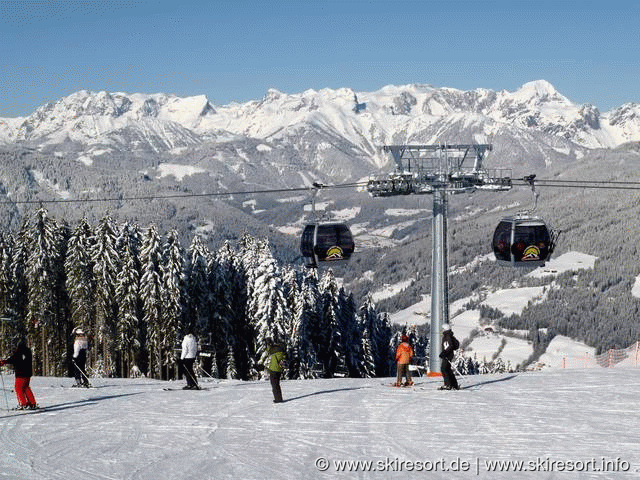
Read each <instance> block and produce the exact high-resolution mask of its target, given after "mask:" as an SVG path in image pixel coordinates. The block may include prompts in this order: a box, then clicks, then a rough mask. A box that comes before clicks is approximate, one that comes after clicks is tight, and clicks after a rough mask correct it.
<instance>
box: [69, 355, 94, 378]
mask: <svg viewBox="0 0 640 480" xmlns="http://www.w3.org/2000/svg"><path fill="white" fill-rule="evenodd" d="M71 363H73V365H74V367H76V368H77V369H78V371H79V372H80V375H82V376H83V377H84V379H85V380H86V381H87V383H91V382H90V381H89V378H87V376H86V375H85V374H84V372H83V371H82V369H81V368H80V367H79V366H78V364H77V363H76V361H75V360H74V359H73V358H72V359H71Z"/></svg>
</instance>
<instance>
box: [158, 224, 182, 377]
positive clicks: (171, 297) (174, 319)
mask: <svg viewBox="0 0 640 480" xmlns="http://www.w3.org/2000/svg"><path fill="white" fill-rule="evenodd" d="M162 256H163V258H164V266H163V267H162V285H163V289H162V297H163V300H162V326H163V328H162V349H163V351H164V354H165V359H164V361H165V364H167V365H169V364H175V358H174V355H173V352H174V348H175V346H176V342H177V340H178V335H179V331H180V325H181V320H182V314H183V310H184V252H183V251H182V247H181V245H180V241H179V239H178V231H177V230H175V229H173V230H171V232H169V235H168V236H167V241H166V243H165V245H164V249H163V255H162ZM168 377H169V374H168V372H167V378H168Z"/></svg>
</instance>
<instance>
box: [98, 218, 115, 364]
mask: <svg viewBox="0 0 640 480" xmlns="http://www.w3.org/2000/svg"><path fill="white" fill-rule="evenodd" d="M94 236H95V238H94V240H93V242H92V244H93V245H92V248H91V259H92V262H93V277H94V281H95V287H96V291H95V299H96V331H95V332H94V335H95V341H96V352H95V355H97V358H96V359H94V360H97V363H100V364H102V365H103V368H104V372H103V373H104V374H105V375H111V374H113V372H114V370H115V359H114V356H115V331H116V322H117V315H118V311H117V305H116V302H115V290H116V284H117V278H118V272H119V271H120V257H119V256H118V252H117V251H116V248H115V243H116V238H117V226H116V224H115V223H114V221H113V219H112V218H111V217H110V216H109V214H106V215H105V216H104V217H102V219H101V220H100V222H99V223H98V227H97V228H96V230H95V233H94Z"/></svg>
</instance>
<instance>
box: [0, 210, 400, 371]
mask: <svg viewBox="0 0 640 480" xmlns="http://www.w3.org/2000/svg"><path fill="white" fill-rule="evenodd" d="M178 238H179V234H178V231H177V230H175V229H173V230H171V231H170V232H168V233H167V234H166V235H165V236H162V235H161V234H160V233H159V232H158V229H157V227H156V226H155V225H154V224H150V225H148V226H147V227H146V228H145V229H142V228H140V227H139V226H137V225H135V224H130V223H127V222H125V223H122V224H118V223H116V222H115V221H114V220H113V219H112V218H111V217H110V216H109V215H108V214H107V215H105V216H103V217H102V219H101V220H100V221H99V222H98V224H97V225H95V226H92V225H90V224H89V223H88V222H87V221H86V220H85V219H82V220H80V221H79V222H78V223H77V224H76V225H75V226H70V225H69V224H67V223H66V222H64V221H58V220H56V219H55V218H53V217H52V216H50V215H49V213H48V211H47V210H46V209H45V208H40V209H38V210H37V211H35V212H34V213H33V214H32V215H30V216H28V217H26V218H25V220H24V221H23V223H22V226H21V228H20V230H19V232H17V233H16V234H12V233H8V232H2V233H0V315H1V316H2V322H1V326H0V328H1V330H0V349H1V352H0V353H2V355H6V354H7V353H8V352H9V351H10V350H11V348H12V347H13V345H14V344H15V341H16V339H18V338H26V339H27V341H28V343H29V344H30V345H31V347H32V350H33V354H34V370H35V374H37V375H65V374H68V373H69V363H70V362H69V360H70V357H71V355H72V353H73V352H72V347H73V339H72V335H73V329H74V328H76V327H82V328H83V329H85V330H86V331H87V332H88V333H89V335H90V339H91V348H90V352H89V354H90V366H91V367H92V369H93V370H94V371H97V372H99V373H100V374H102V375H106V376H122V377H127V376H130V375H131V374H132V372H138V371H140V372H142V373H143V374H145V375H147V376H150V377H153V378H171V376H172V375H174V374H175V370H174V369H175V363H176V356H177V355H179V342H180V340H181V338H182V336H183V335H184V334H185V333H186V332H188V331H193V332H194V333H195V334H196V335H197V336H198V337H199V339H200V343H201V346H202V350H203V353H206V358H209V359H210V364H208V365H207V367H208V368H209V370H210V374H211V375H213V376H218V377H221V378H237V379H251V378H256V377H258V376H259V375H260V370H261V369H262V368H263V366H264V364H265V362H266V359H267V353H266V348H265V340H266V338H268V337H272V338H275V339H279V341H281V342H282V343H284V344H285V346H286V348H287V352H288V369H287V372H288V373H287V375H288V377H289V378H292V379H293V378H315V377H332V376H335V375H348V376H353V377H367V376H387V375H389V374H390V371H391V368H392V366H393V356H392V354H393V338H392V337H393V329H392V327H391V325H390V322H389V319H388V316H387V315H386V314H381V313H380V312H379V311H378V310H377V308H376V306H375V304H374V303H373V301H372V300H371V298H370V297H367V298H365V300H364V301H363V303H362V305H360V306H356V304H355V301H354V299H353V295H352V294H350V293H349V292H347V291H346V290H345V289H344V288H343V287H342V286H340V285H339V281H338V279H336V278H335V276H334V274H333V272H332V270H331V269H327V270H325V271H324V272H323V273H322V274H321V275H319V274H318V273H317V271H315V270H308V271H302V270H296V269H294V268H292V267H290V266H285V267H281V266H280V265H279V264H278V262H277V261H276V259H275V258H274V256H273V254H272V252H271V250H270V247H269V243H268V241H267V240H266V239H257V238H254V237H252V236H251V235H249V234H248V233H245V234H244V235H243V236H242V238H241V239H240V240H239V241H238V244H237V245H235V246H232V245H231V244H230V243H229V242H228V241H225V242H223V244H222V245H221V246H220V247H219V248H218V249H217V250H211V249H210V248H209V247H208V246H207V245H206V244H205V243H204V242H203V240H202V239H201V237H200V236H198V235H197V234H195V235H194V236H193V237H192V240H191V242H190V245H189V246H188V248H186V249H185V248H183V247H182V245H181V244H180V242H179V240H178Z"/></svg>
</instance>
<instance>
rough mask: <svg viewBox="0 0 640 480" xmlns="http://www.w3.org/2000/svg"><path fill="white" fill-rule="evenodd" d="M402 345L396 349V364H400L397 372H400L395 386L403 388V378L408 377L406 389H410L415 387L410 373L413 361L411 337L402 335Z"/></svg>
mask: <svg viewBox="0 0 640 480" xmlns="http://www.w3.org/2000/svg"><path fill="white" fill-rule="evenodd" d="M401 341H402V343H400V345H398V348H397V349H396V362H398V364H397V367H396V370H397V372H398V376H397V378H396V383H394V386H396V387H401V386H403V384H402V376H403V375H404V376H405V377H406V382H405V383H404V386H405V387H409V386H411V385H413V380H411V372H410V371H409V364H410V363H411V359H412V358H413V348H411V345H409V337H407V336H406V335H402V337H401Z"/></svg>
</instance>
